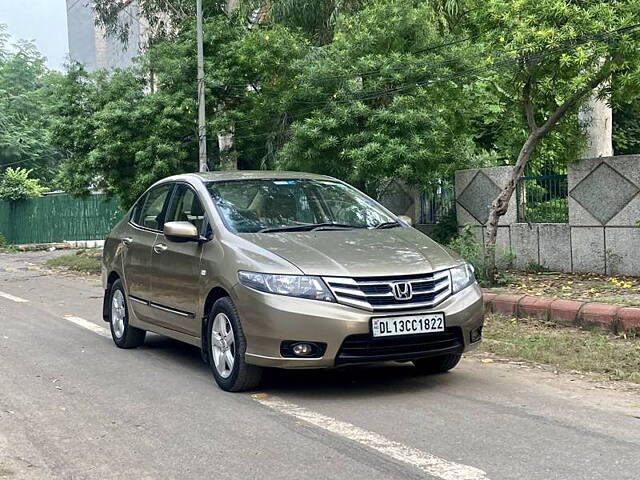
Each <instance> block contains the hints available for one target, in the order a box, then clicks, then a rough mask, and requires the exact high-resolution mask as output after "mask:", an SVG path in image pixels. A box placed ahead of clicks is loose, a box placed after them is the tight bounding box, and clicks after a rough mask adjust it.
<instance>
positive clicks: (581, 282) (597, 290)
mask: <svg viewBox="0 0 640 480" xmlns="http://www.w3.org/2000/svg"><path fill="white" fill-rule="evenodd" d="M503 278H504V284H503V285H501V286H500V287H496V288H488V289H486V291H487V292H491V293H513V294H526V295H536V296H548V297H558V298H564V299H568V300H581V301H584V302H600V303H611V304H616V305H627V306H640V278H639V277H623V276H609V275H599V274H593V273H586V274H579V273H557V272H540V273H524V272H517V271H508V272H505V274H504V277H503Z"/></svg>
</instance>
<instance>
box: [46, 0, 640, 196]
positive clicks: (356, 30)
mask: <svg viewBox="0 0 640 480" xmlns="http://www.w3.org/2000/svg"><path fill="white" fill-rule="evenodd" d="M139 3H140V6H141V7H140V8H141V9H142V15H143V17H145V18H146V19H147V21H148V22H149V23H150V25H155V26H157V27H158V29H157V32H158V34H157V35H155V36H153V38H152V40H151V45H150V48H149V49H148V51H147V52H146V53H145V54H144V56H143V57H142V58H141V59H140V62H139V65H138V66H136V68H132V69H127V70H124V71H116V72H112V73H110V74H105V73H97V74H91V75H89V74H87V73H86V72H84V71H83V70H82V69H80V68H78V67H77V66H71V67H70V69H69V71H68V72H67V74H66V76H65V78H64V79H63V80H62V81H61V82H60V88H59V92H58V94H57V95H56V103H55V108H54V110H55V112H56V115H58V120H57V121H56V123H55V125H54V129H53V134H52V135H51V137H52V138H53V139H54V142H55V147H56V148H57V149H58V150H62V151H65V152H68V155H69V158H68V160H67V161H66V162H65V164H64V172H63V174H62V175H61V177H60V178H61V180H62V181H63V182H64V186H65V188H66V189H68V190H69V191H71V192H73V193H76V194H81V193H83V192H86V191H87V188H88V187H89V186H97V187H101V188H104V189H106V190H107V191H108V192H111V193H113V194H116V195H118V197H119V198H120V199H121V201H122V203H123V204H124V205H125V206H127V205H129V204H131V202H132V201H133V199H135V197H136V196H137V195H138V194H139V193H140V192H141V191H143V190H144V189H145V188H146V187H148V186H149V185H150V184H151V183H153V182H154V181H155V180H157V179H159V178H161V177H163V176H166V175H169V174H174V173H181V172H187V171H193V170H195V168H196V166H197V137H196V112H197V106H196V103H195V98H196V81H195V78H196V62H195V51H196V48H195V32H194V30H195V27H194V18H193V4H194V2H191V1H183V0H169V1H166V0H141V1H140V2H139ZM241 3H242V4H243V5H244V8H240V9H239V10H237V11H236V12H235V13H231V14H224V15H223V14H221V12H222V11H223V8H222V2H218V1H214V0H205V2H204V7H205V29H204V32H205V38H204V41H205V72H206V78H205V88H206V95H207V127H208V134H209V144H208V150H209V156H210V166H211V167H218V166H219V157H220V153H219V152H218V143H217V138H216V137H217V135H219V134H221V135H224V134H229V133H232V134H233V140H234V142H233V147H232V150H231V152H230V153H229V157H231V158H236V159H237V160H238V165H239V167H240V168H283V169H284V168H286V169H294V170H308V171H314V172H320V173H326V174H330V175H333V176H337V177H339V178H342V179H345V180H347V181H349V182H351V183H354V184H355V185H357V186H359V187H361V188H363V189H365V190H369V191H371V192H373V191H375V188H376V186H377V185H378V184H379V183H381V182H382V181H383V180H384V179H388V178H400V179H403V180H404V181H406V182H407V183H409V184H412V185H415V186H418V187H427V186H429V185H432V184H434V183H435V181H436V180H437V179H439V178H445V177H448V176H450V175H451V173H452V172H453V171H454V170H456V169H459V168H469V167H474V166H488V165H496V164H512V163H513V161H514V159H515V158H516V156H517V155H518V152H519V151H520V149H521V148H522V145H523V143H524V142H525V140H526V139H527V136H528V135H529V133H530V126H529V125H528V122H527V119H526V116H525V112H524V108H523V105H524V104H525V102H523V93H524V90H525V85H527V86H528V87H529V90H530V93H531V95H530V96H531V105H532V111H533V116H534V117H535V119H536V123H537V126H539V125H541V124H542V123H543V122H544V121H545V120H546V119H548V118H549V116H550V115H551V114H552V113H553V112H554V111H556V110H557V109H558V106H559V105H561V104H562V103H563V102H564V101H566V99H567V98H569V97H571V95H573V94H575V92H579V91H581V89H585V87H586V86H587V85H588V84H589V82H592V81H593V79H594V78H596V76H598V75H604V77H606V76H608V75H609V74H614V75H615V78H616V81H615V86H616V89H615V96H616V98H617V97H620V98H628V99H631V98H634V97H635V96H637V92H638V91H640V88H638V87H639V81H640V75H639V73H638V65H640V61H639V60H640V58H639V50H640V46H639V45H640V42H638V41H636V39H637V35H636V33H634V32H632V31H629V32H626V33H624V34H621V33H618V34H615V35H614V34H610V33H609V32H613V31H614V30H616V29H619V28H621V27H623V26H626V25H630V24H632V23H634V22H635V19H636V18H637V16H638V14H639V13H640V11H639V7H638V2H637V1H636V0H620V1H616V2H601V1H596V0H585V1H581V2H566V1H564V0H544V1H540V0H487V1H485V0H467V1H462V0H434V1H433V2H415V1H413V0H367V1H361V0H347V1H337V0H336V1H334V0H322V1H321V2H309V1H308V0H277V1H274V2H269V7H270V8H269V10H268V13H267V16H266V19H262V20H263V21H261V22H254V23H252V24H250V25H248V22H247V17H248V16H249V14H250V13H251V12H252V8H254V7H256V6H263V5H262V3H256V2H253V1H252V0H247V1H245V2H241ZM112 4H113V2H107V1H102V0H100V1H98V2H97V5H96V8H97V11H98V15H99V21H100V22H102V23H103V24H104V25H107V26H108V27H109V28H114V29H117V28H118V27H117V25H116V23H117V22H115V18H116V17H117V15H116V14H117V11H116V10H113V5H112ZM167 14H169V15H170V16H171V18H172V22H173V23H174V27H175V28H172V29H163V25H164V24H163V18H165V17H166V15H167ZM110 31H112V32H113V33H118V32H117V30H110ZM120 33H122V32H120ZM603 59H604V60H603ZM603 61H604V66H603ZM602 93H603V94H607V93H609V90H607V89H606V88H605V89H604V90H602ZM625 96H626V97H625ZM584 98H585V97H584V96H583V97H580V101H576V102H575V104H572V108H570V109H569V110H568V112H567V113H566V114H564V116H563V117H562V119H561V120H560V122H559V123H557V124H556V125H555V127H554V128H553V129H551V130H550V131H549V132H548V133H547V134H546V136H545V138H544V140H543V142H542V143H541V144H540V145H538V146H537V148H536V150H535V154H534V157H533V158H532V160H531V161H532V163H533V166H534V169H537V170H542V168H543V167H544V166H549V165H551V166H560V167H561V166H562V165H565V164H566V162H568V161H571V160H574V159H576V158H577V156H578V155H579V152H580V151H581V148H582V145H583V143H584V139H583V136H582V133H581V132H580V130H579V127H578V121H577V107H578V106H579V105H580V103H582V102H583V101H584ZM545 208H546V207H545ZM550 208H551V207H550ZM554 208H555V207H554Z"/></svg>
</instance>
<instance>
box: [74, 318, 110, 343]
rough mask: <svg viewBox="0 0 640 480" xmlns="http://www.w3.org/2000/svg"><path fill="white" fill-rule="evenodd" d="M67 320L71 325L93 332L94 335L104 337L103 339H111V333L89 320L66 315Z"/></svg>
mask: <svg viewBox="0 0 640 480" xmlns="http://www.w3.org/2000/svg"><path fill="white" fill-rule="evenodd" d="M62 318H64V319H65V320H68V321H70V322H71V323H73V324H75V325H78V326H79V327H82V328H85V329H87V330H91V331H92V332H93V333H97V334H98V335H102V336H103V337H107V338H111V333H110V332H109V330H107V329H106V328H104V327H101V326H100V325H96V324H95V323H93V322H90V321H89V320H85V319H84V318H80V317H74V316H73V315H65V316H64V317H62Z"/></svg>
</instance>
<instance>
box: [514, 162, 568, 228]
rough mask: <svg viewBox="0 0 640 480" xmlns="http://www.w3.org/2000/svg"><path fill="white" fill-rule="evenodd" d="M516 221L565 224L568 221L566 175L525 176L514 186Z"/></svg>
mask: <svg viewBox="0 0 640 480" xmlns="http://www.w3.org/2000/svg"><path fill="white" fill-rule="evenodd" d="M516 203H517V206H518V210H517V221H518V222H528V223H567V222H568V221H569V204H568V185H567V176H566V175H555V174H552V175H525V176H522V177H520V179H519V180H518V183H517V184H516Z"/></svg>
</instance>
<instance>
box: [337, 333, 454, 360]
mask: <svg viewBox="0 0 640 480" xmlns="http://www.w3.org/2000/svg"><path fill="white" fill-rule="evenodd" d="M463 348H464V342H463V340H462V331H461V330H460V327H449V328H447V329H445V331H444V332H437V333H427V334H421V335H404V336H399V337H377V338H376V337H373V336H372V335H371V334H369V333H362V334H357V335H350V336H348V337H347V338H345V340H344V342H342V346H341V347H340V350H339V351H338V355H337V357H336V363H357V362H372V361H384V360H413V359H416V358H423V357H428V356H433V355H444V354H446V353H462V350H463Z"/></svg>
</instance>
